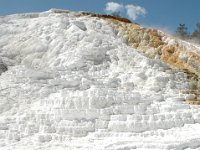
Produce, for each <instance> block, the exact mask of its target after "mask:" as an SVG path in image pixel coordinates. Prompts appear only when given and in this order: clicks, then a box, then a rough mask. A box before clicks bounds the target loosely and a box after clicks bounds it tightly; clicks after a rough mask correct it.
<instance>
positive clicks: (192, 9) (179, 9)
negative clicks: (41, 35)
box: [0, 0, 200, 31]
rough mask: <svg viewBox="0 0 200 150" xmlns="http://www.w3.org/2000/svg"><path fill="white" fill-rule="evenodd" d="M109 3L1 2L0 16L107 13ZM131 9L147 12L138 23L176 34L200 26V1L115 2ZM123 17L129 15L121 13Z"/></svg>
mask: <svg viewBox="0 0 200 150" xmlns="http://www.w3.org/2000/svg"><path fill="white" fill-rule="evenodd" d="M108 2H112V1H110V0H0V16H3V15H7V14H13V13H23V12H38V11H46V10H49V9H50V8H62V9H68V10H74V11H77V10H82V11H92V12H97V13H105V6H106V3H108ZM113 2H116V3H119V4H123V5H128V4H133V5H139V6H141V7H143V8H145V9H146V11H147V13H146V15H145V16H141V17H138V18H137V19H136V20H135V22H137V23H140V24H143V25H146V26H151V27H160V28H164V29H166V30H169V31H175V29H176V27H177V26H178V24H179V23H185V24H186V26H187V27H188V28H189V30H193V29H194V28H195V24H196V22H200V8H199V7H200V0H113ZM122 15H123V16H125V17H127V15H126V14H125V12H124V13H122Z"/></svg>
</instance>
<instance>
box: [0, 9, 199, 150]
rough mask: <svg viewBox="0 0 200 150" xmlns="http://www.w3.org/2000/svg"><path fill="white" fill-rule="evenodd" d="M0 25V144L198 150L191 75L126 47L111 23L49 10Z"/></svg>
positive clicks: (43, 149)
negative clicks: (2, 68)
mask: <svg viewBox="0 0 200 150" xmlns="http://www.w3.org/2000/svg"><path fill="white" fill-rule="evenodd" d="M0 22H1V24H0V59H1V60H2V62H3V64H5V65H6V68H7V71H4V72H3V73H2V74H1V75H0V149H3V150H8V149H16V150H18V149H20V150H21V149H30V150H39V149H40V150H46V149H63V150H64V149H73V150H75V149H81V150H83V149H85V150H86V149H87V150H88V149H95V150H98V149H99V150H102V149H103V150H104V149H105V150H106V149H108V150H111V149H112V150H117V149H118V150H119V149H128V150H129V149H183V148H191V149H192V148H198V147H200V135H199V132H198V131H199V130H200V124H199V123H200V107H199V106H193V105H189V104H187V103H185V100H187V99H193V98H194V97H195V96H196V95H192V94H191V93H183V92H181V91H184V90H186V91H187V90H189V89H190V81H189V80H188V79H187V74H186V73H184V72H180V71H178V70H172V69H171V68H170V67H169V66H168V65H167V64H165V63H163V62H162V61H161V60H160V59H150V58H148V57H146V56H145V55H143V53H140V52H138V50H137V49H134V48H131V47H130V46H128V45H127V43H126V42H127V40H128V39H127V40H125V39H121V38H120V37H119V36H118V34H119V33H117V32H116V30H115V28H113V26H112V25H111V24H110V23H108V21H107V20H105V19H103V18H99V17H91V16H87V15H83V13H82V12H70V11H65V10H50V11H47V12H43V13H31V14H16V15H11V16H6V17H1V18H0ZM113 23H114V22H113ZM132 26H137V25H132ZM138 28H140V27H138ZM135 36H138V38H139V35H135ZM141 38H143V37H141ZM146 38H147V39H151V38H152V37H150V36H148V34H147V35H146ZM155 40H157V39H155ZM137 47H138V46H137Z"/></svg>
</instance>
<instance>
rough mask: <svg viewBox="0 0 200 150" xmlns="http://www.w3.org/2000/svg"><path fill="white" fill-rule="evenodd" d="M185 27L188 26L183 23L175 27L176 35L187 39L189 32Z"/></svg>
mask: <svg viewBox="0 0 200 150" xmlns="http://www.w3.org/2000/svg"><path fill="white" fill-rule="evenodd" d="M187 29H188V28H187V27H186V26H185V24H179V26H178V27H177V29H176V35H177V36H178V37H179V38H181V39H184V40H186V39H188V38H189V35H190V34H189V33H188V31H187Z"/></svg>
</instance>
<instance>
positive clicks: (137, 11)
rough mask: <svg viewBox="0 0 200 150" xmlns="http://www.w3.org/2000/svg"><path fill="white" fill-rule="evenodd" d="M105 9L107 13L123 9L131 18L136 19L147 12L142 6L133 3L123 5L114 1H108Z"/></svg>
mask: <svg viewBox="0 0 200 150" xmlns="http://www.w3.org/2000/svg"><path fill="white" fill-rule="evenodd" d="M105 10H106V12H108V13H119V12H123V11H125V12H126V15H127V16H128V17H129V18H130V19H132V20H136V19H137V18H138V17H140V16H144V15H146V14H147V11H146V9H145V8H144V7H141V6H138V5H133V4H128V5H124V4H119V3H116V2H108V3H107V4H106V8H105Z"/></svg>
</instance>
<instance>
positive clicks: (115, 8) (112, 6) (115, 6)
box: [105, 2, 124, 13]
mask: <svg viewBox="0 0 200 150" xmlns="http://www.w3.org/2000/svg"><path fill="white" fill-rule="evenodd" d="M123 9H124V5H123V4H119V3H115V2H108V3H107V4H106V8H105V10H106V11H107V12H109V13H114V12H120V11H123Z"/></svg>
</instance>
